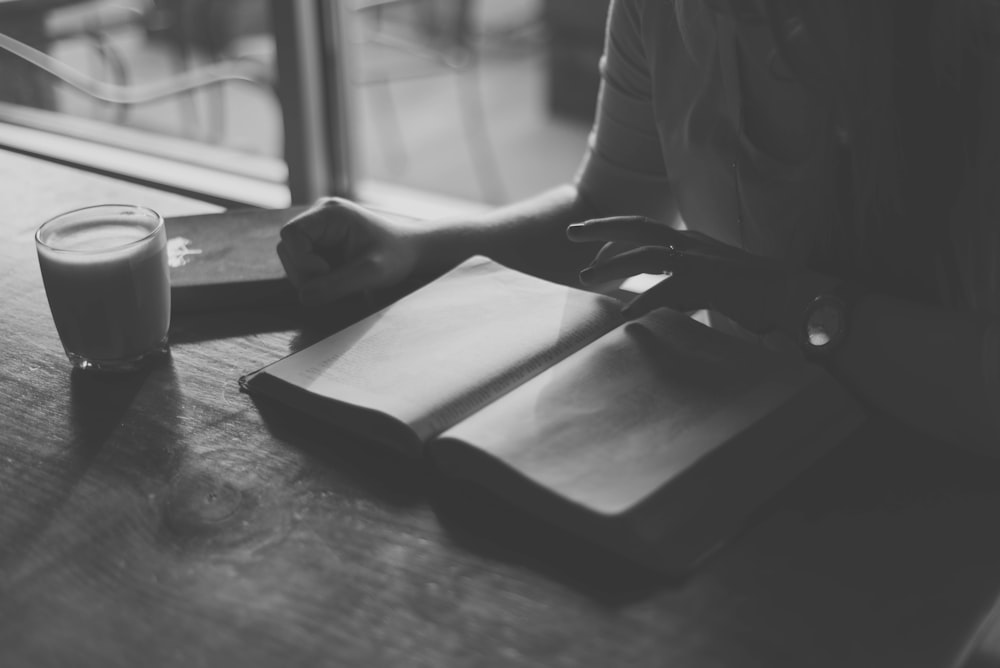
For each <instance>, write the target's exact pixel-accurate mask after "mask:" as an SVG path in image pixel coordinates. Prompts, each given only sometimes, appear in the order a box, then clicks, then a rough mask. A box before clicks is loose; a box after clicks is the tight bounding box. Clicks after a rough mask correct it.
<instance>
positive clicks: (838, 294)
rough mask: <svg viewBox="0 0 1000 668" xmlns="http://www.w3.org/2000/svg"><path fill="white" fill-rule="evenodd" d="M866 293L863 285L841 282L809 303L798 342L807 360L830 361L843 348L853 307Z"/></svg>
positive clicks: (803, 316) (803, 317) (804, 313)
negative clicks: (827, 359) (826, 359)
mask: <svg viewBox="0 0 1000 668" xmlns="http://www.w3.org/2000/svg"><path fill="white" fill-rule="evenodd" d="M863 294H864V291H863V290H862V289H861V287H860V286H858V285H856V284H854V283H850V282H841V283H838V284H837V285H836V286H833V287H832V289H830V290H827V291H824V292H822V293H820V294H818V295H816V296H814V297H813V298H812V299H811V300H810V301H809V303H808V304H807V305H806V307H805V311H804V312H803V314H802V320H801V325H800V327H801V330H800V339H799V340H800V343H801V346H802V350H803V352H804V353H805V356H806V357H807V358H811V359H816V360H822V359H825V358H829V357H830V355H832V354H833V353H834V352H836V351H837V350H838V349H839V348H840V347H841V346H842V345H843V343H844V340H845V339H847V334H848V332H849V331H850V326H851V315H852V312H853V310H854V305H855V304H856V303H857V301H858V300H859V299H860V298H861V296H862V295H863Z"/></svg>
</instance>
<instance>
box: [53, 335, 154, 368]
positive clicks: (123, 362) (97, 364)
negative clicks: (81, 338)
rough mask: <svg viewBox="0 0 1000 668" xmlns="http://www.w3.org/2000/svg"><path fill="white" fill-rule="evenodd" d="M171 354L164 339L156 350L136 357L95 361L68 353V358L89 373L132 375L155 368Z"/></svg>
mask: <svg viewBox="0 0 1000 668" xmlns="http://www.w3.org/2000/svg"><path fill="white" fill-rule="evenodd" d="M169 354H170V345H169V344H168V343H167V340H166V339H165V338H164V339H163V340H162V341H160V343H158V344H157V345H156V346H155V347H154V348H152V349H150V350H148V351H146V352H144V353H142V354H141V355H136V356H134V357H126V358H123V359H116V360H93V359H89V358H87V357H83V356H82V355H77V354H76V353H71V352H70V351H68V350H67V351H66V357H68V358H69V361H70V362H72V363H73V366H74V367H76V368H77V369H80V370H81V371H87V372H88V373H95V372H96V373H130V372H135V371H142V370H143V369H148V368H149V367H151V366H153V365H154V364H156V363H157V362H159V361H160V360H162V359H163V358H164V357H166V356H168V355H169Z"/></svg>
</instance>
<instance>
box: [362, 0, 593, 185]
mask: <svg viewBox="0 0 1000 668" xmlns="http://www.w3.org/2000/svg"><path fill="white" fill-rule="evenodd" d="M560 4H565V5H566V8H568V9H570V10H571V13H572V15H573V16H575V17H578V16H580V15H584V14H590V15H592V16H593V19H594V20H593V23H594V25H593V28H594V30H592V31H591V32H590V33H589V34H584V33H586V31H579V30H574V29H571V30H569V31H566V30H564V29H563V27H562V25H561V24H560V22H559V13H560V7H559V6H558V5H560ZM348 6H349V7H350V9H351V11H350V12H348V18H347V20H348V21H349V22H350V29H349V30H348V31H347V34H348V36H349V39H348V47H349V49H350V53H349V54H348V55H349V56H350V58H349V67H348V72H349V78H350V83H351V85H350V89H349V90H350V92H351V95H352V100H351V102H352V112H353V113H352V114H351V118H352V120H353V125H354V135H353V139H354V140H355V154H356V159H355V170H356V172H357V178H358V180H361V181H363V180H376V181H381V182H389V183H393V184H398V185H401V186H406V187H409V188H414V189H418V190H423V191H429V192H433V193H437V194H441V195H446V196H450V197H455V198H459V199H464V200H471V201H475V202H482V203H486V204H502V203H505V202H509V201H511V200H515V199H518V198H521V197H524V196H526V195H530V194H534V193H536V192H538V191H540V190H543V189H545V188H547V187H550V186H552V185H555V184H558V183H563V182H566V181H567V180H568V179H570V178H571V176H572V174H573V172H574V171H575V169H576V167H577V165H578V164H579V161H580V158H581V156H582V155H583V150H584V147H585V142H586V135H587V132H588V131H589V122H590V114H591V113H592V106H593V97H594V95H595V94H596V90H597V89H596V85H597V84H596V81H597V63H598V59H599V56H600V50H601V44H602V38H603V25H604V16H605V14H606V6H607V3H606V0H598V1H596V2H595V1H593V0H590V1H588V0H568V2H567V3H560V2H554V1H553V0H504V1H503V2H489V1H486V0H396V1H393V0H389V1H386V0H381V1H380V0H368V1H367V2H366V1H364V0H355V1H354V2H352V3H348ZM568 33H572V34H571V35H570V36H569V38H568V41H567V34H568ZM577 33H580V34H577ZM557 36H558V39H557V38H556V37H557ZM576 42H579V43H581V44H585V45H586V47H585V48H577V49H576V50H575V51H574V52H573V53H571V54H570V57H569V58H568V59H567V58H563V59H562V60H561V61H559V62H557V61H556V60H554V59H553V53H554V51H558V52H560V53H563V54H565V53H569V51H567V49H566V47H565V45H566V44H567V43H576ZM574 57H575V58H576V60H577V61H579V62H580V63H582V69H584V70H587V72H588V74H589V76H584V77H577V78H576V79H574V77H573V75H572V73H568V71H567V69H568V68H566V67H563V64H564V63H565V62H566V61H567V60H572V59H573V58H574ZM571 79H572V80H571ZM560 88H563V89H566V90H571V92H572V93H573V94H577V95H578V96H579V98H580V100H582V102H570V101H568V99H567V97H566V95H565V94H563V91H561V90H560Z"/></svg>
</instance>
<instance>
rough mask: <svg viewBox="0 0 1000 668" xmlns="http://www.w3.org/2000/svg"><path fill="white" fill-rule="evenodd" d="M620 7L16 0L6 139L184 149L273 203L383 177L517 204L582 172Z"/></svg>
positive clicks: (567, 0)
mask: <svg viewBox="0 0 1000 668" xmlns="http://www.w3.org/2000/svg"><path fill="white" fill-rule="evenodd" d="M606 9H607V0H504V1H503V2H493V1H488V0H280V2H275V3H274V5H273V6H272V5H271V3H270V2H269V0H0V26H2V27H0V47H3V48H0V70H2V71H3V72H4V77H2V78H0V144H3V145H10V144H12V143H17V142H24V141H30V140H32V138H31V137H32V136H31V135H30V134H29V133H27V132H25V131H23V128H36V129H38V130H40V131H44V132H47V133H49V134H59V135H62V136H75V137H83V138H85V139H87V140H88V141H91V142H97V143H100V144H101V145H108V146H124V147H126V148H128V149H131V150H134V151H136V152H139V153H143V154H149V155H166V156H168V157H170V158H172V159H174V160H178V161H180V162H182V163H191V164H198V165H202V166H205V167H207V168H208V169H209V170H210V171H211V172H212V173H214V174H216V175H224V174H228V175H244V176H249V177H251V178H252V179H256V180H257V181H264V182H267V183H270V184H273V185H274V186H276V187H279V188H280V192H277V191H274V190H271V191H267V190H261V189H260V188H252V187H251V188H248V187H247V186H246V183H245V182H242V181H238V180H237V181H233V182H232V183H229V184H223V185H225V186H226V188H228V190H226V192H227V193H229V194H230V195H231V196H232V197H231V198H232V199H234V200H238V199H240V193H243V194H248V196H247V197H244V199H247V201H248V202H249V203H253V204H258V205H263V206H280V205H282V204H286V203H288V202H289V201H291V200H292V199H295V200H297V201H302V200H304V199H308V198H310V197H314V196H316V195H317V194H329V193H332V192H341V191H346V192H351V193H363V192H370V191H371V188H370V187H367V188H366V187H364V186H372V185H373V184H382V185H386V184H388V185H389V186H391V187H394V188H396V189H397V190H396V192H402V191H405V192H407V193H411V194H412V193H418V194H430V195H433V196H436V197H443V198H445V199H447V200H451V199H454V200H464V201H466V202H472V203H481V204H488V205H493V204H502V203H505V202H509V201H512V200H515V199H519V198H521V197H524V196H527V195H530V194H533V193H535V192H538V191H540V190H543V189H545V188H547V187H549V186H552V185H554V184H557V183H562V182H565V181H566V180H568V179H569V178H570V177H571V176H572V174H573V171H574V170H575V168H576V167H577V165H578V163H579V160H580V157H581V156H582V154H583V150H584V146H585V141H586V135H587V132H588V131H589V124H590V120H591V115H592V112H593V101H594V97H595V95H596V91H597V62H598V59H599V56H600V52H601V45H602V38H603V25H604V17H605V14H606ZM11 51H14V52H16V55H15V54H12V53H11ZM279 73H280V76H279ZM4 121H5V122H6V123H4ZM11 124H13V125H14V126H16V127H17V128H18V129H19V131H18V132H10V131H9V130H10V127H9V126H10V125H11ZM68 145H69V144H68V143H67V142H66V141H65V140H63V142H62V144H60V148H61V149H65V148H66V146H68ZM19 148H20V147H19ZM77 157H78V159H79V160H81V161H86V160H94V161H98V160H100V159H103V160H104V165H103V166H102V165H96V168H98V169H105V170H107V171H113V169H112V168H111V167H109V165H110V164H112V163H114V162H115V161H116V160H117V157H116V156H115V155H113V154H110V155H104V156H103V157H102V156H100V155H96V154H92V152H91V151H90V150H89V149H87V148H80V149H78V150H77ZM286 160H287V163H286ZM130 169H132V167H131V166H127V167H120V170H121V171H123V172H128V171H129V170H130ZM148 171H149V175H148V176H147V177H145V178H147V180H150V181H154V182H155V181H157V180H158V179H161V178H162V179H164V180H166V179H167V178H168V176H167V175H166V172H165V171H164V170H163V169H162V168H161V167H157V166H153V167H150V168H149V169H148ZM207 173H208V172H206V174H207ZM175 176H177V178H179V179H180V180H181V181H183V180H184V179H185V178H186V179H187V181H186V182H184V183H181V184H180V185H179V186H178V187H179V188H181V189H183V188H188V187H190V188H193V189H194V190H197V187H199V186H201V185H204V184H205V183H206V181H208V180H211V179H205V178H203V177H202V173H200V172H193V171H192V172H189V173H185V172H184V171H183V170H182V171H181V173H179V174H178V175H175ZM171 178H172V177H171ZM217 180H218V179H215V181H217ZM213 185H214V183H213ZM390 191H391V190H390ZM276 192H277V194H276ZM255 198H256V199H255ZM223 199H225V197H223Z"/></svg>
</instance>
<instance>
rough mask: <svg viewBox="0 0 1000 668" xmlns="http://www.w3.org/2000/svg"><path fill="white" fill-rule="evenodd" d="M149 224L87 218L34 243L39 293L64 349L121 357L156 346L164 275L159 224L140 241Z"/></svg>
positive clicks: (162, 325) (165, 324) (166, 288)
mask: <svg viewBox="0 0 1000 668" xmlns="http://www.w3.org/2000/svg"><path fill="white" fill-rule="evenodd" d="M153 229H154V228H153V227H152V226H146V225H143V224H139V223H127V222H123V221H122V220H120V219H114V218H111V219H106V220H95V221H91V222H86V223H78V224H75V225H71V226H68V227H67V228H65V230H63V231H60V232H58V233H55V234H52V235H50V236H49V237H48V238H46V239H45V242H46V245H38V262H39V266H40V267H41V271H42V279H43V281H44V283H45V292H46V294H47V295H48V299H49V306H50V308H51V309H52V317H53V320H54V321H55V324H56V329H57V330H58V332H59V338H60V339H61V340H62V343H63V347H64V348H65V349H66V352H67V353H69V354H71V355H77V356H79V357H83V358H85V359H87V360H92V361H105V360H107V361H111V360H126V359H133V358H137V357H141V356H142V355H144V354H146V353H148V352H150V351H152V350H154V349H156V348H157V347H159V346H161V345H162V344H163V342H164V341H165V339H166V336H167V330H168V329H169V327H170V275H169V273H168V272H169V270H168V268H167V254H166V234H165V231H164V229H163V227H162V226H161V227H160V228H159V231H158V233H157V234H156V235H154V236H152V237H150V238H148V239H144V237H147V236H149V235H150V233H151V232H152V231H153ZM53 247H54V248H58V249H59V250H54V249H53Z"/></svg>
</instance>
